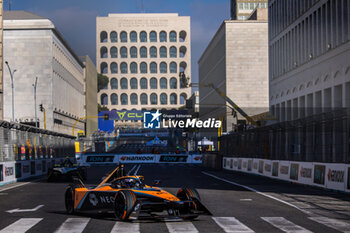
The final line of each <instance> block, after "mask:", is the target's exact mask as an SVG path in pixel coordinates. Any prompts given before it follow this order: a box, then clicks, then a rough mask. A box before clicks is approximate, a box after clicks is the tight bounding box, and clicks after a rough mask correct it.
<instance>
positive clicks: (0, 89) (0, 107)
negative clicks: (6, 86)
mask: <svg viewBox="0 0 350 233" xmlns="http://www.w3.org/2000/svg"><path fill="white" fill-rule="evenodd" d="M2 12H3V1H2V0H0V61H1V62H0V120H2V119H3V117H4V116H3V107H4V104H3V82H2V63H3V62H2V60H3V59H2V34H3V26H2V25H3V23H2V14H3V13H2Z"/></svg>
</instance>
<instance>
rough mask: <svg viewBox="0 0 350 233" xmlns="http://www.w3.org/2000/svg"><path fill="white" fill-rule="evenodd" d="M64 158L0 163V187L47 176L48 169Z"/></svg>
mask: <svg viewBox="0 0 350 233" xmlns="http://www.w3.org/2000/svg"><path fill="white" fill-rule="evenodd" d="M64 159H65V158H56V159H38V160H27V161H9V162H0V186H2V185H4V184H9V183H14V182H17V181H21V180H24V179H28V178H33V177H39V176H42V175H46V174H47V170H48V168H52V167H53V166H54V165H55V164H58V163H61V162H62V161H63V160H64Z"/></svg>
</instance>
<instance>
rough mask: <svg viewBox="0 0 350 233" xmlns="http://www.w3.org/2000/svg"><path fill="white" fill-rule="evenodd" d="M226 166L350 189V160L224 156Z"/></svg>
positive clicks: (227, 167)
mask: <svg viewBox="0 0 350 233" xmlns="http://www.w3.org/2000/svg"><path fill="white" fill-rule="evenodd" d="M222 167H223V168H224V169H226V170H231V171H239V172H245V173H251V174H256V175H262V176H266V177H270V178H274V179H279V180H285V181H290V182H294V183H298V184H305V185H311V186H317V187H322V188H326V189H331V190H338V191H344V192H350V164H343V163H318V162H297V161H284V160H267V159H250V158H232V157H224V158H223V165H222Z"/></svg>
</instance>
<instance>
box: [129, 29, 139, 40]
mask: <svg viewBox="0 0 350 233" xmlns="http://www.w3.org/2000/svg"><path fill="white" fill-rule="evenodd" d="M130 42H137V33H136V32H135V31H132V32H130Z"/></svg>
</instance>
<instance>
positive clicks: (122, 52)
mask: <svg viewBox="0 0 350 233" xmlns="http://www.w3.org/2000/svg"><path fill="white" fill-rule="evenodd" d="M120 57H121V58H127V57H128V49H127V48H126V47H121V48H120Z"/></svg>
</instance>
